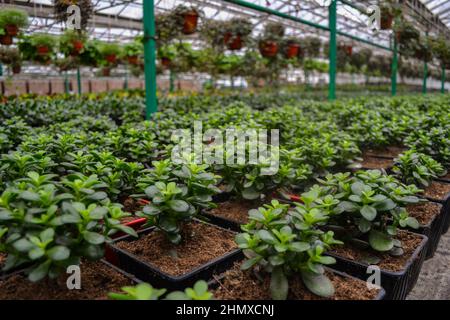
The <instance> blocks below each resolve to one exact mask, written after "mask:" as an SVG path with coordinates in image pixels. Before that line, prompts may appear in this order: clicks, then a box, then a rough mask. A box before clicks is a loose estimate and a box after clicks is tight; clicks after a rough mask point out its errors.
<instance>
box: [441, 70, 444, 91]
mask: <svg viewBox="0 0 450 320" xmlns="http://www.w3.org/2000/svg"><path fill="white" fill-rule="evenodd" d="M441 93H445V67H444V65H442V83H441Z"/></svg>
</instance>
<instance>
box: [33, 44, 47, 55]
mask: <svg viewBox="0 0 450 320" xmlns="http://www.w3.org/2000/svg"><path fill="white" fill-rule="evenodd" d="M36 51H37V53H38V55H40V56H45V55H47V54H48V53H49V51H50V50H49V48H48V47H47V46H37V47H36Z"/></svg>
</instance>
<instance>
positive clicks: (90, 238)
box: [83, 231, 105, 245]
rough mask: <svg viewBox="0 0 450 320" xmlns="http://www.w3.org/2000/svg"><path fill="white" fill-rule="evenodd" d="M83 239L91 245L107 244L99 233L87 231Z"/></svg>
mask: <svg viewBox="0 0 450 320" xmlns="http://www.w3.org/2000/svg"><path fill="white" fill-rule="evenodd" d="M83 238H84V240H86V241H87V242H89V243H90V244H94V245H98V244H102V243H103V242H105V237H104V236H103V235H101V234H99V233H96V232H91V231H85V232H84V233H83Z"/></svg>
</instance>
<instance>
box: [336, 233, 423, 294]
mask: <svg viewBox="0 0 450 320" xmlns="http://www.w3.org/2000/svg"><path fill="white" fill-rule="evenodd" d="M419 236H420V237H422V241H421V243H420V245H419V246H418V247H417V249H416V250H415V251H414V253H413V254H412V256H411V257H410V258H409V260H408V262H407V263H406V265H405V269H404V270H402V271H398V272H392V271H387V270H381V287H383V288H384V290H385V291H386V295H385V297H384V299H385V300H404V299H405V298H406V296H407V295H408V293H409V292H410V291H411V290H412V289H413V288H414V286H415V285H416V282H417V279H418V277H419V273H420V270H421V269H422V265H423V262H424V260H425V256H426V253H427V252H426V250H427V243H428V238H427V236H425V235H419ZM327 255H329V256H331V257H334V258H335V259H336V264H334V265H333V268H334V269H336V270H339V271H341V272H345V273H348V274H349V275H352V276H354V277H356V278H358V279H361V280H364V281H366V280H367V279H368V277H369V276H370V274H368V273H367V268H368V267H369V265H368V264H367V263H362V262H357V261H353V260H350V259H347V258H344V257H341V256H339V255H336V254H334V253H331V252H329V253H327Z"/></svg>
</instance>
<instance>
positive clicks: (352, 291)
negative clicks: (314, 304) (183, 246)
mask: <svg viewBox="0 0 450 320" xmlns="http://www.w3.org/2000/svg"><path fill="white" fill-rule="evenodd" d="M327 276H328V277H329V278H330V280H331V282H332V283H333V285H334V288H335V294H334V295H333V296H332V297H331V298H328V299H327V298H323V297H319V296H316V295H315V294H313V293H312V292H310V291H309V290H308V289H307V288H306V287H305V286H304V284H303V281H302V280H301V278H300V277H299V276H295V277H291V278H290V279H289V295H288V299H289V300H371V299H374V298H376V296H377V295H378V293H379V289H375V290H369V289H368V288H367V286H366V283H365V282H364V281H362V280H358V279H353V278H347V277H343V276H341V275H338V274H335V273H332V272H327ZM219 281H220V285H219V286H218V287H217V289H215V290H213V294H214V298H215V299H218V300H270V299H271V296H270V276H269V275H266V276H265V277H263V278H262V279H261V280H260V279H258V278H257V277H256V276H255V274H254V273H253V272H252V271H242V270H240V264H239V263H237V264H235V265H234V267H233V268H232V269H230V270H228V271H227V272H225V273H224V278H223V279H221V280H219Z"/></svg>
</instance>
